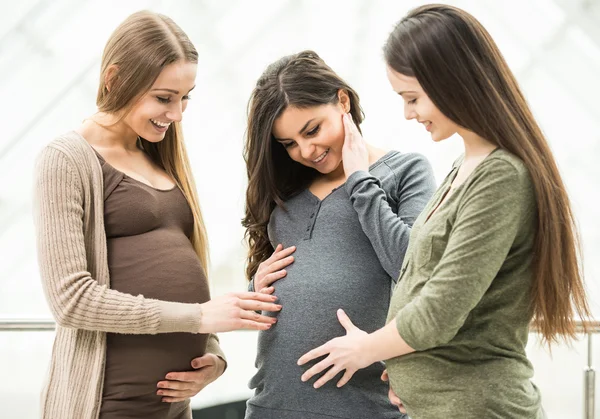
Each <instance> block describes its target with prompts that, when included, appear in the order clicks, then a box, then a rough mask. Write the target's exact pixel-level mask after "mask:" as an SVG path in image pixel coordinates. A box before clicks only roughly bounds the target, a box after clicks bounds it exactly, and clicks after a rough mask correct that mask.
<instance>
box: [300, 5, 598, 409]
mask: <svg viewBox="0 0 600 419" xmlns="http://www.w3.org/2000/svg"><path fill="white" fill-rule="evenodd" d="M384 54H385V59H386V63H387V66H388V78H389V81H390V83H391V85H392V87H393V89H394V90H395V91H396V92H397V93H398V94H399V95H400V96H402V98H403V99H404V113H405V117H406V118H407V119H415V120H417V121H418V122H420V123H422V124H423V125H424V127H425V129H427V131H429V132H430V133H431V137H432V139H433V140H434V141H435V142H438V141H443V140H445V139H447V138H448V137H450V136H452V135H453V134H455V133H457V134H458V135H460V136H461V137H462V139H463V141H464V146H465V153H464V155H463V156H461V157H460V158H459V159H458V160H457V161H456V162H455V163H454V165H453V168H452V170H451V172H450V173H449V175H448V176H447V177H446V179H445V180H444V182H443V183H442V185H441V186H440V188H439V189H438V191H437V192H436V193H435V195H434V196H433V198H432V199H431V201H430V202H429V204H428V205H427V206H426V208H425V210H424V211H423V213H422V214H421V215H420V217H419V218H418V219H417V220H416V221H415V224H414V225H413V229H412V231H411V236H410V244H409V247H408V250H407V253H406V258H405V260H404V264H403V267H402V270H401V273H400V280H399V282H398V285H397V287H396V289H395V291H394V295H393V297H392V300H391V305H390V310H389V313H388V324H387V326H385V327H383V328H382V329H380V330H378V331H375V332H374V333H371V334H367V333H365V332H363V331H361V330H359V329H358V328H356V327H355V326H354V325H353V324H352V322H351V321H350V319H349V318H348V317H347V316H346V315H345V314H344V312H343V311H342V310H339V311H338V318H339V320H340V322H341V324H342V325H343V326H344V327H345V328H346V331H347V335H346V336H345V337H339V338H336V339H333V340H331V341H329V342H327V343H325V344H324V345H322V346H321V347H319V348H316V349H314V350H312V351H310V352H308V353H307V354H305V355H304V356H303V357H301V358H300V360H299V361H298V363H299V364H300V365H304V364H306V363H307V362H309V361H312V360H314V359H316V358H319V357H322V356H326V355H327V356H326V357H325V358H324V359H322V360H321V361H320V362H318V363H314V362H313V363H312V364H311V365H312V366H311V367H310V368H308V369H307V371H306V372H305V373H304V375H303V376H302V380H304V381H306V380H309V379H310V378H312V377H313V376H315V375H316V374H320V373H322V372H323V371H325V370H326V372H325V373H324V374H322V375H321V376H320V377H319V378H318V379H317V380H316V382H315V383H314V385H315V387H320V386H321V385H323V384H324V383H326V382H327V381H329V380H330V379H332V378H333V377H335V376H336V375H337V374H338V373H340V372H341V371H343V370H345V373H344V375H343V377H342V379H341V380H340V381H339V382H338V387H341V386H343V385H344V384H346V383H347V382H348V380H350V378H351V377H352V375H353V374H354V372H355V371H356V370H357V369H360V368H364V367H366V366H368V365H370V364H372V363H373V362H376V361H380V360H388V361H387V368H388V371H387V373H384V377H382V378H384V379H387V376H388V374H389V380H390V394H389V395H390V399H391V400H392V402H393V403H395V404H396V405H397V406H398V407H399V408H400V409H401V411H403V412H404V411H406V412H408V414H409V415H410V417H411V418H412V419H422V418H425V419H432V418H433V419H435V418H444V419H448V418H461V419H465V418H474V419H475V418H477V419H481V418H502V419H506V418H515V419H516V418H531V419H536V418H541V417H543V411H542V408H541V400H540V394H539V391H538V389H537V388H536V386H535V385H534V384H533V383H532V382H531V380H530V379H531V377H532V376H533V368H532V365H531V363H530V362H529V361H528V359H527V355H526V352H525V347H526V344H527V338H528V332H529V325H530V323H531V322H532V321H533V323H534V324H535V325H536V326H537V327H538V328H539V330H540V331H541V334H542V337H543V338H544V339H545V341H546V342H547V343H548V344H550V343H552V342H554V341H556V340H558V339H559V338H565V339H569V338H573V337H574V334H575V324H574V318H576V316H577V315H578V316H579V317H581V318H588V317H589V308H588V304H587V302H586V297H585V290H584V285H583V279H582V277H581V274H580V271H579V263H578V259H577V241H576V236H577V233H576V230H575V228H574V223H573V216H572V213H571V209H570V205H569V199H568V197H567V194H566V191H565V188H564V185H563V182H562V180H561V177H560V174H559V172H558V169H557V166H556V163H555V161H554V158H553V156H552V154H551V152H550V149H549V146H548V144H547V142H546V140H545V138H544V136H543V134H542V132H541V130H540V128H539V126H538V125H537V123H536V122H535V120H534V118H533V116H532V113H531V111H530V110H529V107H528V106H527V103H526V101H525V99H524V97H523V95H522V93H521V91H520V90H519V87H518V85H517V82H516V80H515V77H514V76H513V74H512V73H511V71H510V69H509V68H508V66H507V65H506V62H505V61H504V59H503V58H502V55H501V54H500V52H499V50H498V48H497V46H496V45H495V43H494V42H493V40H492V39H491V37H490V36H489V34H488V33H487V31H486V30H485V29H484V28H483V27H482V26H481V24H480V23H479V22H478V21H477V20H476V19H475V18H473V17H472V16H471V15H469V14H468V13H466V12H464V11H462V10H460V9H458V8H455V7H451V6H446V5H428V6H422V7H419V8H417V9H415V10H413V11H411V12H409V14H408V15H407V16H406V17H405V18H403V19H402V20H401V21H400V22H399V23H398V25H397V26H396V28H395V29H394V30H393V32H392V33H391V35H390V37H389V39H388V41H387V43H386V45H385V47H384ZM354 141H362V139H361V138H356V139H355V140H354Z"/></svg>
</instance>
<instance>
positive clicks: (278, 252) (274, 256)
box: [263, 244, 296, 265]
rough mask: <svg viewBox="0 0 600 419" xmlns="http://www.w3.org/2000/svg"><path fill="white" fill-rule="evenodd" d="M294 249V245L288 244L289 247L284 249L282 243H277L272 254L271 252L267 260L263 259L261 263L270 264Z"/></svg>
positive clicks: (289, 253)
mask: <svg viewBox="0 0 600 419" xmlns="http://www.w3.org/2000/svg"><path fill="white" fill-rule="evenodd" d="M295 251H296V246H290V247H286V248H285V249H284V248H283V245H282V244H278V245H277V247H276V248H275V251H274V252H273V254H271V256H270V257H269V258H268V259H267V260H265V261H264V262H263V263H265V264H266V265H270V264H272V263H273V262H276V261H278V260H279V259H283V258H284V257H287V256H289V255H291V254H292V253H294V252H295Z"/></svg>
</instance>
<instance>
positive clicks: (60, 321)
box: [51, 307, 77, 329]
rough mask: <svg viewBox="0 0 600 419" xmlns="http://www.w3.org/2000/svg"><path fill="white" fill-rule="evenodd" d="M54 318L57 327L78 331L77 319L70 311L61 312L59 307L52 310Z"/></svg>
mask: <svg viewBox="0 0 600 419" xmlns="http://www.w3.org/2000/svg"><path fill="white" fill-rule="evenodd" d="M51 311H52V317H54V321H55V322H56V325H57V326H60V327H65V328H69V329H76V328H77V327H76V326H75V319H74V316H73V314H72V313H70V312H68V311H64V310H61V309H60V308H58V307H53V308H51Z"/></svg>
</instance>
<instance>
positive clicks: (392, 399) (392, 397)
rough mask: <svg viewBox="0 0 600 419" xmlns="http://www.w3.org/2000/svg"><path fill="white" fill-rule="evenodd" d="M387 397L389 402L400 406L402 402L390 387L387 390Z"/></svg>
mask: <svg viewBox="0 0 600 419" xmlns="http://www.w3.org/2000/svg"><path fill="white" fill-rule="evenodd" d="M388 399H390V403H392V404H393V405H394V406H397V407H400V406H401V405H402V402H401V401H400V399H399V398H398V396H396V393H394V391H393V390H392V389H391V388H390V389H389V391H388Z"/></svg>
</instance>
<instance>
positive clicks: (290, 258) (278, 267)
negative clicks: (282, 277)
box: [267, 256, 294, 273]
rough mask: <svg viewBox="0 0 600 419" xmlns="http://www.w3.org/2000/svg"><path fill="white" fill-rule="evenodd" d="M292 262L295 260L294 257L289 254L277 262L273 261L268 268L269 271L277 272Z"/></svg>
mask: <svg viewBox="0 0 600 419" xmlns="http://www.w3.org/2000/svg"><path fill="white" fill-rule="evenodd" d="M292 262H294V257H293V256H288V257H286V258H283V259H279V260H277V261H275V262H273V263H272V264H271V265H270V266H269V267H268V269H267V271H268V272H269V273H272V272H277V271H279V270H281V269H283V268H285V267H286V266H288V265H290V264H291V263H292Z"/></svg>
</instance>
